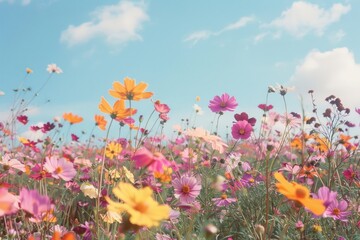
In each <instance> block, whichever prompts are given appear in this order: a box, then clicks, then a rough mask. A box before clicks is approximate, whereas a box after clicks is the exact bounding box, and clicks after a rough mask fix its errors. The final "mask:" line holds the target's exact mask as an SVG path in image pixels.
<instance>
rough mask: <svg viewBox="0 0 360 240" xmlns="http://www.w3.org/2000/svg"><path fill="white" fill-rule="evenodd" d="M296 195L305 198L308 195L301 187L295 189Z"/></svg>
mask: <svg viewBox="0 0 360 240" xmlns="http://www.w3.org/2000/svg"><path fill="white" fill-rule="evenodd" d="M295 195H296V196H297V197H298V198H304V197H305V196H306V192H305V191H304V190H303V189H301V188H298V189H296V191H295Z"/></svg>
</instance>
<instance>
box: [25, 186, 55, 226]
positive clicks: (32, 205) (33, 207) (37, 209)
mask: <svg viewBox="0 0 360 240" xmlns="http://www.w3.org/2000/svg"><path fill="white" fill-rule="evenodd" d="M19 198H20V199H19V201H20V208H21V209H22V210H23V211H25V212H27V213H28V214H31V216H32V217H33V218H34V220H37V221H41V220H42V218H43V217H44V214H46V213H47V212H50V211H51V210H52V205H51V201H50V198H49V197H48V196H42V195H40V194H39V193H38V191H36V190H28V189H26V188H22V189H21V190H20V196H19Z"/></svg>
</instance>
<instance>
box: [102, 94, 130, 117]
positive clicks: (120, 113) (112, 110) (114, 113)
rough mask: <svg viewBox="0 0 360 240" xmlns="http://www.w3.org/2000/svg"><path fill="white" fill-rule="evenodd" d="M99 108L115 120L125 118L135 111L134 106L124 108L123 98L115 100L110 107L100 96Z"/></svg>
mask: <svg viewBox="0 0 360 240" xmlns="http://www.w3.org/2000/svg"><path fill="white" fill-rule="evenodd" d="M99 109H100V111H102V112H103V113H107V114H109V115H110V117H111V118H112V119H116V120H122V119H125V118H127V117H129V116H132V115H134V114H135V113H136V109H134V108H125V102H124V100H117V101H116V102H115V103H114V106H113V107H111V106H110V104H109V103H108V102H107V101H106V100H105V98H104V97H102V98H101V102H100V104H99Z"/></svg>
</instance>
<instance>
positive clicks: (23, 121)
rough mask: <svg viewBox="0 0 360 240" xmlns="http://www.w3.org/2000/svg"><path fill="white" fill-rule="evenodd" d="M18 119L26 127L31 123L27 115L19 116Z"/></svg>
mask: <svg viewBox="0 0 360 240" xmlns="http://www.w3.org/2000/svg"><path fill="white" fill-rule="evenodd" d="M16 119H17V120H18V121H19V122H21V123H22V124H24V125H26V124H27V123H28V122H29V119H28V117H27V116H25V115H20V116H17V117H16Z"/></svg>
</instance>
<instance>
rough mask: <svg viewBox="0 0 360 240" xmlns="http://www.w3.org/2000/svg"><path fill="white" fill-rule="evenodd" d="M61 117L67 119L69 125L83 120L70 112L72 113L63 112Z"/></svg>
mask: <svg viewBox="0 0 360 240" xmlns="http://www.w3.org/2000/svg"><path fill="white" fill-rule="evenodd" d="M63 118H64V120H65V121H68V122H69V123H70V124H71V125H72V124H76V123H80V122H82V121H83V118H82V117H80V116H77V115H75V114H72V113H64V114H63Z"/></svg>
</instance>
